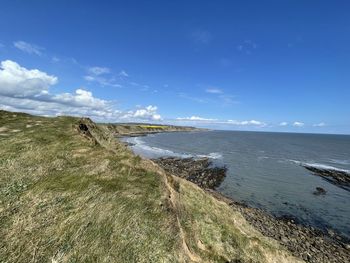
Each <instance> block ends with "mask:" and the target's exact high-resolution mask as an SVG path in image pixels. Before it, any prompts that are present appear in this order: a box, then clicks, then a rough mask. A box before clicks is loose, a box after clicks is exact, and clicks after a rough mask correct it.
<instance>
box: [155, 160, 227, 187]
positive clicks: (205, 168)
mask: <svg viewBox="0 0 350 263" xmlns="http://www.w3.org/2000/svg"><path fill="white" fill-rule="evenodd" d="M152 161H153V162H155V163H157V164H158V165H159V166H161V167H162V168H163V169H164V170H165V171H167V172H168V173H170V174H174V175H176V176H178V177H181V178H184V179H186V180H188V181H191V182H192V183H195V184H197V185H198V186H200V187H202V188H208V189H215V188H216V187H218V186H219V185H220V184H221V183H222V181H223V180H224V179H225V176H226V171H227V168H226V167H218V166H214V165H213V163H212V162H211V161H210V159H209V158H200V159H195V158H176V157H166V158H158V159H153V160H152Z"/></svg>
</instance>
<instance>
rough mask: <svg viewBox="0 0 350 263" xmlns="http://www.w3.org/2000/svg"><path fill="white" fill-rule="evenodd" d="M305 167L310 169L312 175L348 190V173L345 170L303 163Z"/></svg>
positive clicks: (349, 181)
mask: <svg viewBox="0 0 350 263" xmlns="http://www.w3.org/2000/svg"><path fill="white" fill-rule="evenodd" d="M302 166H303V167H304V168H305V169H307V170H309V171H311V172H312V173H313V174H314V175H317V176H321V177H322V178H324V179H325V180H327V181H328V182H330V183H332V184H334V185H336V186H339V187H341V188H343V189H345V190H347V191H350V174H349V173H348V172H347V171H345V170H335V169H326V168H322V167H315V166H312V165H307V164H303V165H302Z"/></svg>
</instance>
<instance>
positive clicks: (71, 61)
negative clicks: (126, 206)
mask: <svg viewBox="0 0 350 263" xmlns="http://www.w3.org/2000/svg"><path fill="white" fill-rule="evenodd" d="M349 11H350V2H349V1H345V0H344V1H339V0H334V1H321V0H320V1H316V0H311V1H302V0H279V1H270V0H266V1H224V0H222V1H192V0H188V1H156V0H153V1H44V0H42V1H38V0H32V1H16V0H11V1H6V0H2V1H1V8H0V108H1V109H4V110H11V111H21V112H28V113H31V114H38V115H45V116H46V115H47V116H56V115H76V116H89V117H91V118H92V119H94V120H95V121H99V122H152V123H164V124H166V123H171V124H178V125H191V126H197V127H208V128H213V129H228V130H253V131H255V130H257V131H281V132H313V133H340V134H350V16H349Z"/></svg>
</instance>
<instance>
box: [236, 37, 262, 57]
mask: <svg viewBox="0 0 350 263" xmlns="http://www.w3.org/2000/svg"><path fill="white" fill-rule="evenodd" d="M257 48H258V44H256V43H255V42H253V41H252V40H244V41H243V42H242V43H241V44H239V45H238V46H237V50H238V51H239V52H242V53H245V54H247V55H250V54H252V53H253V52H254V50H255V49H257Z"/></svg>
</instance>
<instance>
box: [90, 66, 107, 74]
mask: <svg viewBox="0 0 350 263" xmlns="http://www.w3.org/2000/svg"><path fill="white" fill-rule="evenodd" d="M88 72H89V73H90V74H93V75H95V76H99V75H103V74H108V73H110V72H111V70H110V69H109V68H106V67H90V68H88Z"/></svg>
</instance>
